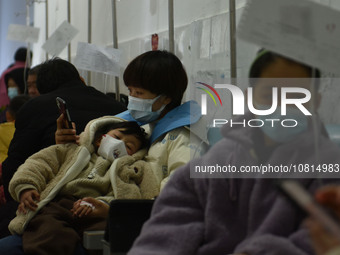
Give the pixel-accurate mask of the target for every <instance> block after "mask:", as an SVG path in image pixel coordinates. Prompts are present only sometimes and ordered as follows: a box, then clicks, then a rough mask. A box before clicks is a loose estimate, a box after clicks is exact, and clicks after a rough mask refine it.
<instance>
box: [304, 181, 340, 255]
mask: <svg viewBox="0 0 340 255" xmlns="http://www.w3.org/2000/svg"><path fill="white" fill-rule="evenodd" d="M315 199H316V201H318V202H319V203H320V204H322V205H324V206H326V207H328V208H330V209H331V210H332V211H333V212H334V213H335V214H336V215H337V217H339V218H340V186H335V185H332V186H325V187H323V188H321V189H319V190H318V191H317V192H316V193H315ZM306 226H307V228H308V230H309V233H310V237H311V239H312V242H313V246H314V249H315V252H316V254H317V255H324V254H326V253H327V252H330V251H331V250H333V249H338V248H339V247H340V240H339V239H338V238H337V237H335V236H333V235H332V234H331V233H329V231H327V230H326V229H325V228H324V227H323V226H322V225H321V224H320V223H319V222H318V221H317V220H315V219H313V218H309V219H308V220H307V221H306Z"/></svg>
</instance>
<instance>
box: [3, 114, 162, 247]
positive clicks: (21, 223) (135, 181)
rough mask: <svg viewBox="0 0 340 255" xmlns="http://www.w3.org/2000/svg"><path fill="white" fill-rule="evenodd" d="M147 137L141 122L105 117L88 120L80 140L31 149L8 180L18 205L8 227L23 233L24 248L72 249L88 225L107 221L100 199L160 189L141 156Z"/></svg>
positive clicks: (99, 226) (154, 192)
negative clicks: (140, 125)
mask: <svg viewBox="0 0 340 255" xmlns="http://www.w3.org/2000/svg"><path fill="white" fill-rule="evenodd" d="M103 134H106V135H104V136H103ZM112 138H114V139H112ZM147 143H148V141H147V139H146V134H145V133H144V131H143V130H142V129H141V128H140V127H139V126H138V125H137V123H135V122H126V121H123V120H122V119H120V118H116V117H102V118H99V119H96V120H93V121H91V122H90V123H89V124H88V125H87V127H86V128H85V131H84V132H83V133H82V134H81V137H80V146H78V145H75V144H65V145H54V146H50V147H48V148H46V149H44V150H41V151H40V152H38V153H36V154H34V155H32V156H31V157H30V158H29V159H28V160H27V161H26V162H25V163H24V164H23V165H22V166H20V168H19V169H18V171H17V172H16V173H15V175H14V176H13V179H12V180H11V183H10V192H11V195H12V196H13V198H15V199H16V200H17V201H19V202H20V205H19V208H18V212H17V217H16V218H15V219H14V220H12V222H11V223H10V225H9V229H10V231H11V232H12V233H13V234H19V235H22V238H23V249H24V252H25V253H28V254H73V252H74V250H75V248H76V246H77V243H79V242H80V240H81V237H82V233H83V232H84V231H85V230H94V229H103V228H104V227H105V218H106V217H105V215H103V214H100V213H98V211H100V209H101V205H103V206H104V205H105V204H104V203H109V202H110V201H111V200H113V199H117V198H120V197H121V196H132V197H134V198H138V195H139V194H137V193H136V188H137V189H139V190H141V192H140V194H141V195H140V196H141V198H145V197H149V198H151V197H153V196H155V195H157V192H158V190H159V187H158V186H156V185H153V183H157V181H156V180H155V181H154V182H152V180H151V179H150V178H149V177H148V176H149V175H148V174H147V169H148V167H147V166H146V165H144V164H147V163H145V162H144V161H142V160H141V159H142V158H143V157H144V155H145V153H146V150H140V149H141V148H143V147H146V145H147ZM137 151H138V152H137ZM124 155H125V156H124ZM127 165H128V167H127V168H126V166H127ZM126 176H129V178H130V179H129V178H128V179H126ZM144 179H145V180H146V183H143V180H144ZM131 185H132V186H133V187H132V188H131ZM144 190H147V191H146V192H144ZM84 197H89V198H88V199H87V200H86V199H83V198H84ZM102 202H104V203H102ZM96 206H97V207H98V208H96ZM105 208H108V206H106V205H105ZM97 209H98V210H97ZM81 216H86V217H81ZM58 240H59V241H58ZM60 243H62V245H60Z"/></svg>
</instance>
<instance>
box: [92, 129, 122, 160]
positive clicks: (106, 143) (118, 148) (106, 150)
mask: <svg viewBox="0 0 340 255" xmlns="http://www.w3.org/2000/svg"><path fill="white" fill-rule="evenodd" d="M98 154H99V155H100V156H102V157H103V158H105V159H108V160H111V161H114V160H115V159H116V158H119V157H122V156H125V155H128V153H127V151H126V147H125V143H124V142H123V141H121V140H118V139H115V138H113V137H112V136H109V135H103V138H102V141H101V143H100V145H99V148H98Z"/></svg>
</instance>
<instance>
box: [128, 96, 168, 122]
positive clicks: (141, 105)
mask: <svg viewBox="0 0 340 255" xmlns="http://www.w3.org/2000/svg"><path fill="white" fill-rule="evenodd" d="M160 96H161V95H159V96H157V97H155V98H154V99H142V98H137V97H132V96H129V104H128V107H127V108H128V110H129V112H130V114H131V116H132V117H133V118H134V119H135V120H137V121H141V122H145V123H149V122H152V121H154V120H156V119H158V117H159V116H160V115H161V112H162V111H163V110H164V108H165V106H166V105H162V107H161V108H160V109H159V110H157V111H155V112H153V111H152V105H153V104H154V102H156V101H157V99H158V98H160Z"/></svg>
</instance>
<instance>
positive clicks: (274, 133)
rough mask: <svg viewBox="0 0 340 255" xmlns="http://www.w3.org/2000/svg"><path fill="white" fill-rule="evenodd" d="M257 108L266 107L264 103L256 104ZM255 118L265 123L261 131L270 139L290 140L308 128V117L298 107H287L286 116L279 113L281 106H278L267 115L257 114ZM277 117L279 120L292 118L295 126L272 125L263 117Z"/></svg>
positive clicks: (263, 108) (277, 140)
mask: <svg viewBox="0 0 340 255" xmlns="http://www.w3.org/2000/svg"><path fill="white" fill-rule="evenodd" d="M257 108H258V109H259V110H265V109H268V107H267V106H265V105H257ZM257 118H259V119H261V120H263V122H264V123H265V124H264V125H263V126H262V127H261V129H262V131H263V132H264V133H265V134H266V135H267V136H268V137H269V138H270V139H272V140H274V141H276V142H279V143H284V142H289V141H292V140H293V139H294V138H295V137H297V136H298V135H299V134H301V133H302V132H304V131H306V130H307V129H308V119H307V117H306V116H305V115H304V114H303V113H302V112H301V111H300V110H298V109H295V108H292V107H287V114H286V116H282V115H281V106H278V107H277V108H276V110H275V111H274V112H273V113H272V114H270V115H269V116H263V115H261V116H257ZM268 118H269V119H278V120H280V122H281V121H282V120H283V119H294V120H296V121H297V122H298V124H297V126H296V127H283V126H282V125H280V124H278V123H276V124H275V126H274V127H273V126H272V123H271V122H269V121H266V120H265V119H268Z"/></svg>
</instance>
